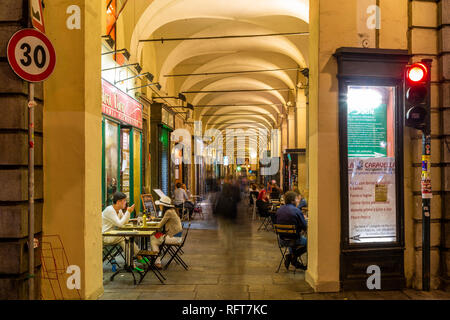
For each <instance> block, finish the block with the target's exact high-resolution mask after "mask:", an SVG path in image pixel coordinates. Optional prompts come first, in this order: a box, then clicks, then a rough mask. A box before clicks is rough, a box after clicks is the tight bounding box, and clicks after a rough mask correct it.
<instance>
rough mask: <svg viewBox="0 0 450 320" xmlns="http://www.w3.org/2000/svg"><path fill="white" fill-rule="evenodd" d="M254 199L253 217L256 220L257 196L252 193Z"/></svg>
mask: <svg viewBox="0 0 450 320" xmlns="http://www.w3.org/2000/svg"><path fill="white" fill-rule="evenodd" d="M252 200H253V206H252V219H253V220H255V218H256V197H255V196H254V195H252Z"/></svg>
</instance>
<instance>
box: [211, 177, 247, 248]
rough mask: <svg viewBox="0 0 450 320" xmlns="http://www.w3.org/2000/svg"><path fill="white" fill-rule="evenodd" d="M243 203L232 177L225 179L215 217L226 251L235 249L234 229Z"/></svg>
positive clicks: (217, 202)
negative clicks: (240, 204) (238, 206)
mask: <svg viewBox="0 0 450 320" xmlns="http://www.w3.org/2000/svg"><path fill="white" fill-rule="evenodd" d="M240 201H241V194H240V190H239V187H238V186H237V185H236V183H234V181H233V178H232V177H228V178H226V179H225V181H224V183H223V185H222V190H221V191H220V192H219V194H218V196H217V201H216V205H215V207H214V212H213V213H214V215H215V216H216V217H217V220H218V222H219V230H220V231H221V233H222V238H223V240H224V242H225V243H224V247H225V250H226V251H227V252H228V251H229V250H232V249H233V239H234V235H233V228H234V224H235V222H236V217H237V205H238V203H239V202H240Z"/></svg>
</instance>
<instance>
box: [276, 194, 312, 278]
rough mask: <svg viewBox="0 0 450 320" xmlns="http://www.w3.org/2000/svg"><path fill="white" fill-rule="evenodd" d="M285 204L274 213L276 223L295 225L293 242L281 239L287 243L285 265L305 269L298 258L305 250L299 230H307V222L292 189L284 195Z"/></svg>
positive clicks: (304, 243)
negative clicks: (287, 252) (287, 251)
mask: <svg viewBox="0 0 450 320" xmlns="http://www.w3.org/2000/svg"><path fill="white" fill-rule="evenodd" d="M284 201H285V203H286V204H285V205H283V206H281V207H280V209H278V211H277V213H276V222H277V224H284V225H295V227H296V231H297V234H296V235H295V236H294V237H295V238H294V239H295V243H290V242H291V241H289V240H288V239H287V240H282V241H284V242H285V245H286V246H288V245H289V254H287V255H286V259H285V267H286V269H288V268H289V264H292V265H293V266H294V267H295V268H297V269H302V270H306V266H305V265H303V264H302V263H301V262H300V261H298V258H299V257H300V256H301V255H302V254H304V253H305V252H306V244H307V240H306V238H305V237H304V236H302V235H301V232H302V231H303V230H304V231H306V230H307V227H308V225H307V222H306V219H305V217H304V216H303V213H302V211H301V210H300V209H298V208H297V206H298V205H299V203H300V197H299V196H298V194H297V193H296V192H294V191H288V192H286V193H285V195H284Z"/></svg>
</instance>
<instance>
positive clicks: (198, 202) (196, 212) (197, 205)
mask: <svg viewBox="0 0 450 320" xmlns="http://www.w3.org/2000/svg"><path fill="white" fill-rule="evenodd" d="M193 198H194V199H195V200H194V211H193V213H192V219H194V218H195V216H196V215H199V216H200V217H201V219H202V220H203V219H204V218H205V216H204V215H203V209H202V206H201V198H200V197H199V196H194V197H193ZM197 199H198V200H197Z"/></svg>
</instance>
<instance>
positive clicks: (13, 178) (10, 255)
mask: <svg viewBox="0 0 450 320" xmlns="http://www.w3.org/2000/svg"><path fill="white" fill-rule="evenodd" d="M27 2H28V1H25V0H24V1H22V0H2V4H1V6H0V9H1V10H0V148H1V152H0V185H2V187H1V188H0V299H27V298H28V285H27V280H26V278H27V274H28V253H27V252H28V245H27V237H28V142H27V140H28V107H27V101H28V99H27V97H28V85H27V83H26V82H25V81H22V80H21V79H20V78H19V77H18V76H16V75H15V74H14V72H13V71H12V70H11V68H10V67H9V64H8V60H7V57H6V48H7V44H8V41H9V39H10V37H11V36H12V35H13V34H14V33H15V32H16V31H17V30H19V29H21V28H23V27H26V24H27V20H26V19H24V17H26V16H27V15H26V12H27ZM35 94H36V101H37V102H38V105H37V107H36V112H35V120H36V121H35V131H36V133H35V146H36V149H35V162H36V166H35V183H36V189H35V199H36V204H35V215H36V217H35V231H36V233H38V234H39V233H40V232H41V231H42V207H43V183H42V181H43V179H42V175H43V170H42V168H43V166H42V105H43V104H42V98H43V90H42V85H36V89H35ZM35 262H36V267H37V273H39V269H40V268H39V265H40V252H39V250H36V251H35ZM39 283H40V281H39V279H37V281H36V284H35V288H36V293H37V294H36V297H39V294H38V293H39V292H40V288H39Z"/></svg>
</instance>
